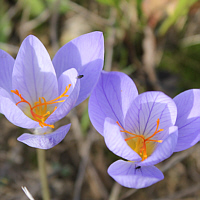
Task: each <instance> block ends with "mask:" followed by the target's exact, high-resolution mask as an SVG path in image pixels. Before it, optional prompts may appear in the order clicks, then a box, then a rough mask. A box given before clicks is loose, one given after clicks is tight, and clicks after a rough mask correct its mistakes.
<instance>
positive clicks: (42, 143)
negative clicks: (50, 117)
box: [17, 124, 71, 149]
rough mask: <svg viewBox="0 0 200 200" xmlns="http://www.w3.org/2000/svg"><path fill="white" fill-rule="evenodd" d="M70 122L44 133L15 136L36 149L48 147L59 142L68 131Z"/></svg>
mask: <svg viewBox="0 0 200 200" xmlns="http://www.w3.org/2000/svg"><path fill="white" fill-rule="evenodd" d="M70 126H71V124H68V125H65V126H62V127H60V128H59V129H57V130H56V131H54V132H53V133H48V134H44V135H34V134H29V133H24V134H22V135H21V136H20V137H18V138H17V140H18V141H20V142H23V143H24V144H27V145H28V146H30V147H34V148H38V149H50V148H52V147H54V146H56V145H57V144H58V143H60V142H61V141H62V140H63V139H64V138H65V136H66V134H67V133H68V131H69V129H70Z"/></svg>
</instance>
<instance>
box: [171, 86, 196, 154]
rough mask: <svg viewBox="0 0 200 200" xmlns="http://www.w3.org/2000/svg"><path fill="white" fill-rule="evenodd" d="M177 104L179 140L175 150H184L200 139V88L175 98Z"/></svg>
mask: <svg viewBox="0 0 200 200" xmlns="http://www.w3.org/2000/svg"><path fill="white" fill-rule="evenodd" d="M174 102H175V103H176V106H177V111H178V115H177V121H176V126H178V141H177V146H176V149H175V151H176V152H177V151H183V150H185V149H188V148H190V147H192V146H193V145H195V144H196V143H197V142H198V141H199V140H200V109H199V108H200V90H199V89H192V90H187V91H185V92H182V93H180V94H179V95H178V96H176V97H175V98H174Z"/></svg>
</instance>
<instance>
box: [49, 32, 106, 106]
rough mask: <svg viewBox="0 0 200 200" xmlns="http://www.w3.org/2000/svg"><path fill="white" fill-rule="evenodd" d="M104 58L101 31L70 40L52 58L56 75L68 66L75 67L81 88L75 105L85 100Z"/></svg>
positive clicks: (99, 71)
mask: <svg viewBox="0 0 200 200" xmlns="http://www.w3.org/2000/svg"><path fill="white" fill-rule="evenodd" d="M103 60H104V39H103V34H102V33H101V32H92V33H88V34H85V35H82V36H80V37H78V38H75V39H74V40H72V41H70V42H69V43H67V44H66V45H64V46H63V47H62V48H60V49H59V51H58V52H57V53H56V55H55V57H54V58H53V64H54V66H55V70H56V74H57V77H59V76H60V75H61V74H62V73H63V72H64V71H66V70H67V69H70V68H76V70H77V71H78V73H79V75H84V76H83V78H81V88H80V94H79V98H78V100H77V103H76V105H78V104H79V103H81V102H82V101H83V100H85V99H86V98H87V97H88V96H89V94H90V93H91V91H92V89H93V88H94V87H95V85H96V83H97V81H98V79H99V76H100V73H101V70H102V68H103Z"/></svg>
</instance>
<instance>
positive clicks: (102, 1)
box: [96, 0, 120, 7]
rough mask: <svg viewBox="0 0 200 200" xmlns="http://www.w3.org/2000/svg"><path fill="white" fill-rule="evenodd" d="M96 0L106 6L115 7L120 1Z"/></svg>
mask: <svg viewBox="0 0 200 200" xmlns="http://www.w3.org/2000/svg"><path fill="white" fill-rule="evenodd" d="M96 1H97V2H99V3H101V4H104V5H107V6H116V7H118V5H119V2H120V1H119V0H96Z"/></svg>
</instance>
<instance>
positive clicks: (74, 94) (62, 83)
mask: <svg viewBox="0 0 200 200" xmlns="http://www.w3.org/2000/svg"><path fill="white" fill-rule="evenodd" d="M77 75H78V73H77V71H76V69H70V70H67V71H65V72H64V73H63V74H62V75H61V76H60V78H59V80H58V83H59V92H60V94H62V93H63V92H64V90H65V87H66V86H68V84H70V83H71V84H72V85H71V89H70V91H69V97H65V98H62V99H65V101H64V102H63V103H61V104H59V105H58V108H57V109H56V110H55V111H54V112H53V113H52V114H51V115H50V116H49V117H48V119H47V120H46V121H45V123H47V124H53V123H55V122H56V121H58V120H60V119H62V118H63V117H65V116H66V115H67V114H68V113H69V112H70V110H71V109H72V108H73V107H74V105H75V103H76V101H77V99H78V95H79V91H80V80H79V79H77ZM67 95H68V93H67ZM55 106H56V105H55Z"/></svg>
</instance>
